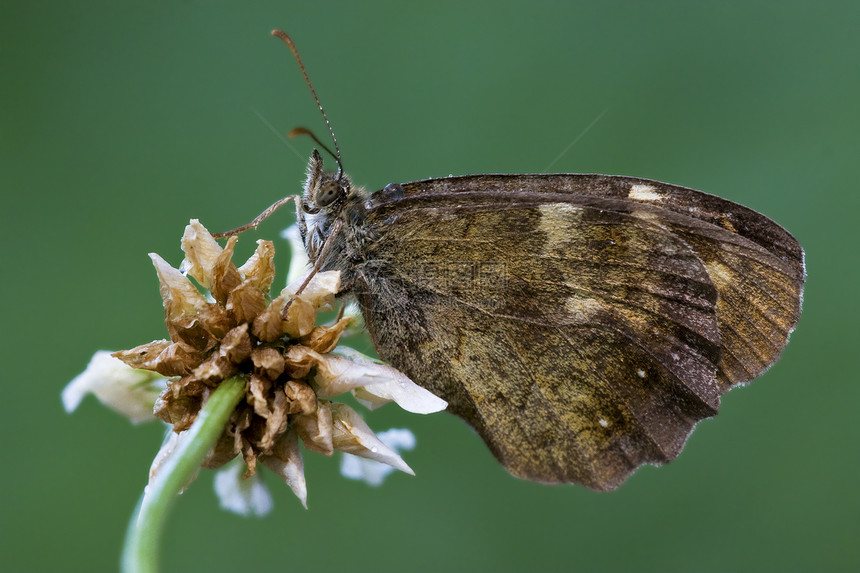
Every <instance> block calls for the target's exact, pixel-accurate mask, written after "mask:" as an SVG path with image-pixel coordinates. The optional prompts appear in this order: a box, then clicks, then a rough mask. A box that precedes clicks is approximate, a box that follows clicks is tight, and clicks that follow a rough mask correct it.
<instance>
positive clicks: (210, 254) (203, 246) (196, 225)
mask: <svg viewBox="0 0 860 573" xmlns="http://www.w3.org/2000/svg"><path fill="white" fill-rule="evenodd" d="M182 250H183V251H185V260H184V261H182V264H181V265H180V266H179V268H180V269H181V270H182V271H183V272H185V273H187V274H189V275H191V276H192V277H194V280H196V281H197V282H198V283H200V286H202V287H203V288H206V289H209V288H212V268H213V267H214V266H215V261H217V260H218V257H219V255H221V252H222V251H223V249H222V248H221V245H219V244H218V242H217V241H216V240H215V239H214V238H213V237H212V235H211V234H210V233H209V231H208V230H207V229H206V227H204V226H203V225H201V224H200V221H198V220H197V219H191V222H190V223H189V224H188V225H187V226H186V227H185V233H184V234H183V235H182Z"/></svg>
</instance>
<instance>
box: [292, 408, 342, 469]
mask: <svg viewBox="0 0 860 573" xmlns="http://www.w3.org/2000/svg"><path fill="white" fill-rule="evenodd" d="M331 423H332V421H331V402H328V401H325V400H320V401H319V403H318V404H317V409H316V411H315V412H313V413H312V414H302V415H300V416H297V417H296V421H295V428H296V431H297V432H298V433H299V437H300V438H301V439H302V442H304V444H305V447H306V448H307V449H309V450H312V451H314V452H319V453H321V454H325V455H327V456H330V455H331V454H332V452H333V446H332V441H331V439H332V426H331Z"/></svg>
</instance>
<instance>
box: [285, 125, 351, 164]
mask: <svg viewBox="0 0 860 573" xmlns="http://www.w3.org/2000/svg"><path fill="white" fill-rule="evenodd" d="M297 135H307V136H308V137H310V138H311V139H313V140H314V141H315V142H316V144H317V145H319V146H320V147H322V148H323V149H325V150H326V153H328V154H329V155H331V156H332V157H334V160H335V161H338V159H339V158H338V156H337V155H335V154H334V153H332V151H331V149H329V148H328V146H326V144H325V143H323V142H322V141H320V140H319V138H318V137H317V136H316V135H314V133H313V132H312V131H311V130H310V129H308V128H307V127H295V128H293V129H291V130H290V132H289V133H288V134H287V137H289V138H293V137H296V136H297ZM339 163H340V162H339V161H338V164H339Z"/></svg>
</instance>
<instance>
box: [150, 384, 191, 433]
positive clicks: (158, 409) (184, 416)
mask: <svg viewBox="0 0 860 573" xmlns="http://www.w3.org/2000/svg"><path fill="white" fill-rule="evenodd" d="M201 404H202V399H201V397H200V396H188V395H180V396H176V395H174V394H173V392H172V391H171V389H170V388H169V387H168V388H167V389H166V390H165V391H164V392H162V393H161V395H159V396H158V399H157V400H156V401H155V408H154V409H153V413H154V414H155V416H156V417H157V418H159V419H161V420H163V421H165V422H167V423H168V424H172V425H173V431H174V432H182V431H183V430H187V429H188V428H190V427H191V424H193V423H194V420H196V419H197V412H198V411H199V410H200V405H201Z"/></svg>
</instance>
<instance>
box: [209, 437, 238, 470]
mask: <svg viewBox="0 0 860 573" xmlns="http://www.w3.org/2000/svg"><path fill="white" fill-rule="evenodd" d="M235 445H236V441H235V440H234V439H233V435H232V434H229V433H227V430H224V433H222V434H221V437H220V438H218V441H217V442H215V446H214V447H213V448H212V451H211V452H209V455H208V456H206V459H205V460H203V463H202V464H201V465H202V466H203V467H204V468H208V469H211V470H214V469H216V468H220V467H221V466H223V465H224V464H226V463H227V462H229V461H231V460H232V459H233V458H235V457H236V456H237V455H239V451H238V450H237V449H235Z"/></svg>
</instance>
